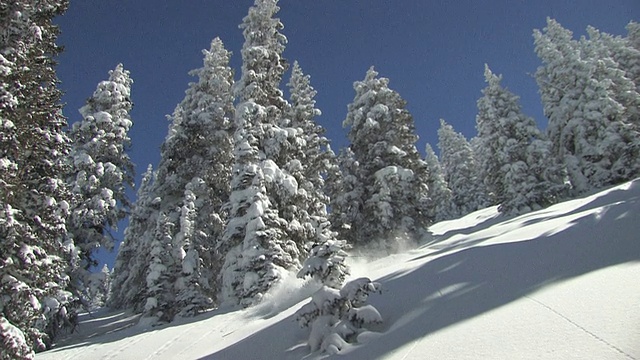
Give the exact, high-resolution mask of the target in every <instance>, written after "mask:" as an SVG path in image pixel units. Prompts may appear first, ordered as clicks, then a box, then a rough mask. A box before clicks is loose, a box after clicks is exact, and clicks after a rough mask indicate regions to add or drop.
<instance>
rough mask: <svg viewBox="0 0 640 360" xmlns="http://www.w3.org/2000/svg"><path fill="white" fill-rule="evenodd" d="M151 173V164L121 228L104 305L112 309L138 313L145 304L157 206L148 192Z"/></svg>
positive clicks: (149, 190)
mask: <svg viewBox="0 0 640 360" xmlns="http://www.w3.org/2000/svg"><path fill="white" fill-rule="evenodd" d="M154 175H155V174H154V172H153V167H152V166H151V165H149V166H148V167H147V171H146V172H145V173H144V175H143V176H142V181H141V182H140V187H139V188H138V192H137V195H136V202H135V203H134V205H133V207H132V210H131V215H130V216H129V225H128V226H127V228H126V229H125V230H124V239H123V241H122V242H121V243H120V247H119V249H118V256H117V257H116V262H115V265H114V270H113V275H112V280H111V292H110V295H109V298H108V300H107V305H108V306H110V307H112V308H116V309H127V308H133V310H134V311H136V312H141V311H142V309H143V306H144V301H145V299H144V293H145V289H146V286H145V283H146V280H145V277H146V272H147V270H148V267H149V264H148V262H147V255H148V254H149V253H150V251H151V241H152V234H153V230H152V229H154V227H155V224H156V219H157V217H158V211H157V208H158V206H159V201H154V200H155V198H154V197H153V193H151V185H152V183H153V180H154Z"/></svg>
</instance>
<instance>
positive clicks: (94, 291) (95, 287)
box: [85, 264, 111, 309]
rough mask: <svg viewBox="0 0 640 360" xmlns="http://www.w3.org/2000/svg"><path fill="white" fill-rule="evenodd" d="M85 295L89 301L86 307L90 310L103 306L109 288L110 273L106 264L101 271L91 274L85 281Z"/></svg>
mask: <svg viewBox="0 0 640 360" xmlns="http://www.w3.org/2000/svg"><path fill="white" fill-rule="evenodd" d="M85 286H86V290H85V291H86V294H87V297H88V299H89V300H90V301H91V302H90V303H89V304H88V305H89V308H90V309H95V308H99V307H102V306H104V305H105V303H106V301H107V297H108V296H109V289H110V288H111V271H110V270H109V267H108V266H107V264H104V266H103V267H102V270H100V271H99V272H93V273H91V275H90V276H88V277H87V279H86V283H85Z"/></svg>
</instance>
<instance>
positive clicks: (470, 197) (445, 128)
mask: <svg viewBox="0 0 640 360" xmlns="http://www.w3.org/2000/svg"><path fill="white" fill-rule="evenodd" d="M438 148H439V149H440V159H441V164H442V172H443V174H444V179H445V181H446V182H447V184H449V188H450V189H451V211H452V216H454V217H459V216H463V215H466V214H468V213H470V212H473V211H476V210H478V209H481V208H483V207H485V206H486V205H487V203H488V201H487V197H486V196H487V195H486V190H485V187H484V185H482V181H481V180H480V179H479V176H478V175H479V171H478V165H477V163H476V160H475V157H474V153H473V150H472V149H471V145H470V144H469V142H468V141H467V139H466V138H465V137H464V135H462V134H460V133H457V132H455V130H454V129H453V127H452V126H451V125H449V124H447V123H446V122H445V121H444V120H442V119H441V120H440V129H438Z"/></svg>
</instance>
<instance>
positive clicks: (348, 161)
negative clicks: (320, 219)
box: [327, 147, 364, 244]
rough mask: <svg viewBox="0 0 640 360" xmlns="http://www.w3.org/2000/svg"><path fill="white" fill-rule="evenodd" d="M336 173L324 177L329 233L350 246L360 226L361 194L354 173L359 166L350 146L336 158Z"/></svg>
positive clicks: (358, 182)
mask: <svg viewBox="0 0 640 360" xmlns="http://www.w3.org/2000/svg"><path fill="white" fill-rule="evenodd" d="M337 161H338V167H339V169H338V170H339V171H333V172H331V173H330V176H329V177H328V178H327V190H328V192H329V199H330V205H331V214H330V215H329V219H330V221H331V226H332V228H333V230H335V231H337V232H338V234H339V237H340V238H341V239H345V240H346V241H347V243H349V244H354V243H356V239H357V238H358V228H357V227H356V226H355V224H362V223H364V219H363V213H362V208H363V195H364V189H363V187H362V186H361V185H360V180H359V178H358V174H359V172H360V170H359V169H360V163H359V162H358V161H357V160H356V159H355V155H354V154H353V151H351V148H350V147H345V148H343V149H342V150H341V151H340V153H339V154H338V157H337Z"/></svg>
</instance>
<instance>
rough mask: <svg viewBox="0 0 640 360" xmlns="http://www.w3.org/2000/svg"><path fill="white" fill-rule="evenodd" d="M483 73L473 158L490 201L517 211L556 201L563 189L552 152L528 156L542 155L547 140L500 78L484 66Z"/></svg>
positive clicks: (528, 209) (508, 211)
mask: <svg viewBox="0 0 640 360" xmlns="http://www.w3.org/2000/svg"><path fill="white" fill-rule="evenodd" d="M484 76H485V81H486V82H487V86H486V87H485V88H484V89H483V90H482V94H483V96H482V97H481V98H480V99H479V100H478V115H477V116H476V127H477V130H478V141H479V143H478V146H477V148H478V152H477V153H476V157H477V161H478V165H479V168H480V169H481V172H480V178H481V179H483V180H484V184H485V186H486V188H487V191H488V193H489V194H490V195H491V200H490V201H491V203H493V204H500V207H499V210H500V211H502V212H506V213H516V214H517V213H522V212H527V211H531V210H536V209H539V208H541V207H545V206H548V205H550V204H553V203H555V202H557V201H558V198H559V197H561V196H562V191H563V187H564V185H563V176H562V169H561V168H560V167H559V165H558V164H557V163H556V161H555V160H554V158H553V157H552V156H541V157H534V156H531V155H532V152H534V151H535V152H543V153H548V152H549V150H548V149H549V148H550V144H549V143H548V141H546V139H545V138H544V136H543V134H542V133H541V132H540V131H539V130H538V127H537V125H536V123H535V121H534V120H533V119H532V118H530V117H528V116H526V115H524V114H523V113H522V109H521V106H520V104H519V98H518V96H516V95H514V94H512V93H511V92H510V91H509V90H507V89H505V88H504V87H502V85H501V84H500V81H501V79H502V77H501V76H498V75H495V74H493V73H492V72H491V70H490V69H489V66H487V65H485V71H484ZM537 155H541V154H537ZM531 162H535V163H531ZM540 170H542V171H540Z"/></svg>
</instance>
